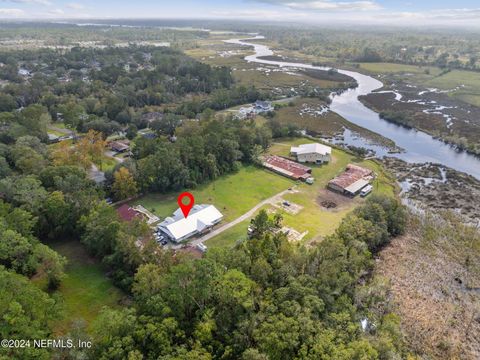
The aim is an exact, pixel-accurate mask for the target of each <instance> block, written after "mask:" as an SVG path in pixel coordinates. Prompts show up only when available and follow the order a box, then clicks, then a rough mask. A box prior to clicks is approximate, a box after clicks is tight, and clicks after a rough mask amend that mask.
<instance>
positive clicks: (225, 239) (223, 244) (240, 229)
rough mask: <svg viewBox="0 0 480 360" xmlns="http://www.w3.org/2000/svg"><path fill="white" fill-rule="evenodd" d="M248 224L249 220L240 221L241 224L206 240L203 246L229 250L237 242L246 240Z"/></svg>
mask: <svg viewBox="0 0 480 360" xmlns="http://www.w3.org/2000/svg"><path fill="white" fill-rule="evenodd" d="M249 223H250V219H248V220H245V221H242V222H241V223H239V224H237V225H235V226H233V227H231V228H230V229H228V230H225V231H224V232H223V233H221V234H220V235H218V236H215V237H214V238H211V239H210V240H207V241H206V242H205V244H206V245H207V246H208V247H218V248H229V247H232V246H234V245H235V244H236V243H237V241H242V240H246V239H247V227H248V224H249Z"/></svg>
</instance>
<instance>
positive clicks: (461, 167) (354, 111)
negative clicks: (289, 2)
mask: <svg viewBox="0 0 480 360" xmlns="http://www.w3.org/2000/svg"><path fill="white" fill-rule="evenodd" d="M253 39H263V37H262V36H257V37H255V38H252V39H242V40H241V39H231V40H226V41H225V42H226V43H230V44H237V45H244V46H250V47H253V48H254V50H255V54H253V55H249V56H246V57H245V60H246V61H249V62H255V63H259V64H265V65H274V66H280V67H293V68H302V69H315V70H328V69H329V68H327V67H321V66H313V65H311V64H303V63H291V62H286V61H274V60H265V59H260V57H263V56H271V55H273V51H272V50H270V48H268V47H267V46H265V45H260V44H255V43H249V42H248V40H253ZM338 72H339V73H341V74H345V75H348V76H350V77H352V78H354V79H355V80H356V81H357V83H358V87H357V88H356V89H349V90H347V91H345V92H343V93H342V94H340V95H335V96H334V97H333V98H332V103H331V104H330V109H331V110H332V111H334V112H336V113H338V114H339V115H341V116H343V117H344V118H345V119H347V120H348V121H350V122H352V123H354V124H357V125H359V126H362V127H364V128H366V129H368V130H371V131H374V132H376V133H378V134H381V135H382V136H384V137H386V138H389V139H391V140H393V141H395V143H396V144H397V146H399V147H401V148H402V149H404V151H403V152H401V153H397V154H388V149H386V148H384V147H382V146H378V145H374V144H371V143H369V142H368V141H366V140H362V139H359V138H358V137H355V136H352V135H351V133H350V132H348V133H347V134H345V135H347V136H345V140H344V142H345V143H347V144H351V145H355V146H363V147H365V148H368V149H371V150H374V151H375V152H376V153H377V156H380V157H382V156H385V155H387V154H388V155H389V156H395V157H397V158H400V159H402V160H405V161H407V162H410V163H423V162H432V163H438V164H442V165H445V166H448V167H450V168H452V169H455V170H458V171H463V172H465V173H467V174H470V175H472V176H474V177H475V178H477V179H479V180H480V158H478V157H476V156H474V155H471V154H469V153H467V152H464V151H458V150H456V149H455V148H454V147H452V146H450V145H448V144H445V143H444V142H442V141H440V140H436V139H434V138H433V137H432V136H430V135H428V134H426V133H424V132H422V131H418V130H414V129H407V128H405V127H402V126H399V125H396V124H392V123H390V122H388V121H385V120H383V119H381V118H380V116H379V115H378V114H377V113H376V112H375V111H373V110H371V109H369V108H367V107H366V106H365V105H363V104H362V103H361V102H360V101H359V100H358V97H359V96H361V95H367V94H369V93H371V92H372V91H374V90H377V89H379V88H381V87H382V86H383V84H382V82H381V81H379V80H377V79H374V78H372V77H371V76H367V75H363V74H360V73H358V72H355V71H347V70H341V69H339V70H338Z"/></svg>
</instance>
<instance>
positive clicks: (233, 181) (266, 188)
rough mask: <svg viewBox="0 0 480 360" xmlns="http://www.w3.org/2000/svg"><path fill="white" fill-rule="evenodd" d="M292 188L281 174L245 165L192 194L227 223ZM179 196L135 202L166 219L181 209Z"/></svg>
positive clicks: (168, 195) (167, 195) (143, 198)
mask: <svg viewBox="0 0 480 360" xmlns="http://www.w3.org/2000/svg"><path fill="white" fill-rule="evenodd" d="M292 185H293V181H291V180H289V179H286V178H284V177H282V176H280V175H277V174H274V173H271V172H269V171H266V170H263V169H260V168H257V167H254V166H245V167H242V168H241V169H240V170H239V171H238V172H237V173H235V174H229V175H226V176H223V177H221V178H219V179H217V180H215V181H212V182H211V183H209V184H205V185H201V186H199V187H197V188H196V189H193V190H191V192H192V194H193V195H194V196H195V202H196V203H197V204H202V203H209V204H214V205H215V206H216V207H217V208H218V209H219V210H220V211H221V212H222V213H223V215H224V216H225V220H224V221H226V222H228V221H231V220H234V219H236V218H237V217H239V216H240V215H242V214H244V213H246V212H247V211H248V210H250V209H251V208H253V207H254V206H255V205H257V204H258V203H259V202H261V201H263V200H265V199H267V198H269V197H271V196H273V195H275V194H277V193H279V192H281V191H283V190H286V189H287V188H289V187H290V186H292ZM178 194H179V192H175V193H170V194H166V195H163V194H148V195H146V196H144V197H142V198H141V199H138V200H135V201H133V203H134V204H141V205H143V206H144V207H145V208H147V209H149V210H152V211H153V212H154V213H155V214H156V215H158V216H160V217H161V218H163V217H166V216H170V215H171V214H172V213H173V211H175V210H176V209H177V208H178V205H177V196H178Z"/></svg>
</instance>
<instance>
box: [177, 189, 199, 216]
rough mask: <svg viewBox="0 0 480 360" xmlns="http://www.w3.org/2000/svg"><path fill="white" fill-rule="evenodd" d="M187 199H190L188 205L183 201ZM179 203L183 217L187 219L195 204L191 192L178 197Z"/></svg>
mask: <svg viewBox="0 0 480 360" xmlns="http://www.w3.org/2000/svg"><path fill="white" fill-rule="evenodd" d="M185 198H188V199H189V202H188V204H184V202H183V199H185ZM177 202H178V206H180V209H181V210H182V213H183V216H185V217H187V216H188V213H189V212H190V210H192V207H193V204H194V203H195V199H194V198H193V195H192V194H190V193H189V192H184V193H181V194H180V195H178V199H177Z"/></svg>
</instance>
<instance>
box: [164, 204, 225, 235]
mask: <svg viewBox="0 0 480 360" xmlns="http://www.w3.org/2000/svg"><path fill="white" fill-rule="evenodd" d="M222 218H223V215H222V213H220V211H218V210H217V208H216V207H215V206H213V205H195V206H194V207H193V208H192V210H191V211H190V214H189V215H188V217H184V216H183V213H182V211H181V210H180V209H177V210H176V211H175V212H174V213H173V216H171V217H167V218H166V219H165V220H164V221H163V222H161V223H160V224H159V227H160V228H162V230H163V231H165V232H166V233H167V234H168V235H169V236H170V237H171V238H173V239H182V238H185V237H187V236H189V235H193V234H195V233H199V232H202V231H204V230H205V229H207V228H209V227H211V226H213V225H214V224H216V223H217V222H219V221H220V220H221V219H222Z"/></svg>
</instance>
